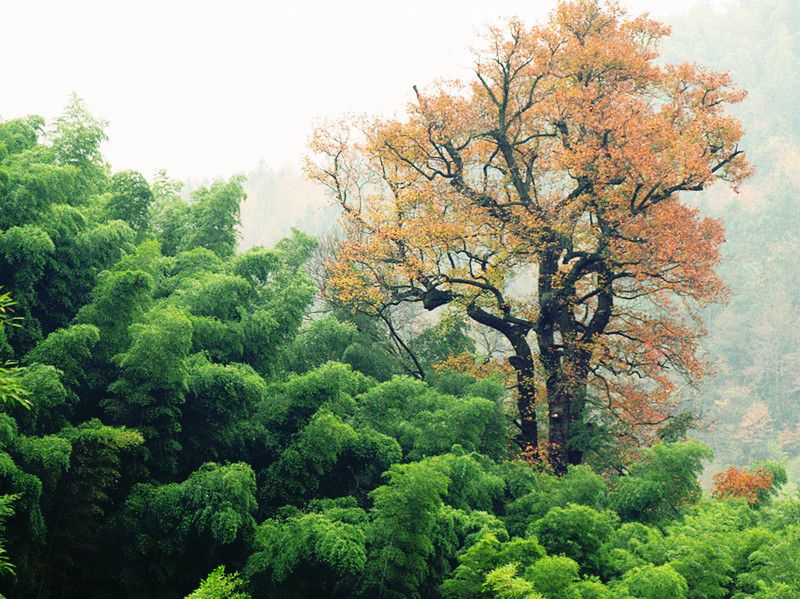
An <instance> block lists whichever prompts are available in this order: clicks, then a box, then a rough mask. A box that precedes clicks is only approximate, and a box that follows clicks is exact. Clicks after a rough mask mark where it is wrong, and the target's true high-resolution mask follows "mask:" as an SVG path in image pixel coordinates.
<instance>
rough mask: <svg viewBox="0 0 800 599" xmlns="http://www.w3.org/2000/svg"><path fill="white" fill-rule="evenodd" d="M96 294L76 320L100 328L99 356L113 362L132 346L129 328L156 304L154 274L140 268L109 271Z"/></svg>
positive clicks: (100, 282) (101, 280) (97, 288)
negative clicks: (154, 302) (113, 358)
mask: <svg viewBox="0 0 800 599" xmlns="http://www.w3.org/2000/svg"><path fill="white" fill-rule="evenodd" d="M92 296H93V301H92V303H91V304H88V305H86V306H84V307H83V308H81V310H80V311H79V312H78V315H77V317H76V321H77V323H78V324H91V325H94V326H96V327H97V328H98V330H99V331H100V340H99V341H98V344H97V348H96V355H97V356H98V358H99V359H101V360H104V361H110V360H111V358H112V357H113V356H114V355H116V354H117V353H119V352H122V351H125V350H126V349H127V348H128V345H129V344H130V334H129V332H128V327H129V326H130V325H131V324H133V323H134V322H137V321H140V320H141V319H142V318H143V317H144V314H145V312H146V311H147V310H148V309H149V308H150V306H151V305H152V301H153V277H152V276H151V275H149V274H148V273H146V272H143V271H140V270H126V271H122V272H106V273H104V275H103V276H102V277H101V278H100V281H99V283H98V285H97V287H95V289H94V290H93V291H92Z"/></svg>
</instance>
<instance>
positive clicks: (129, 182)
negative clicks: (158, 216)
mask: <svg viewBox="0 0 800 599" xmlns="http://www.w3.org/2000/svg"><path fill="white" fill-rule="evenodd" d="M110 183H111V185H110V190H109V191H110V192H111V197H110V198H109V200H108V203H107V204H106V212H107V214H108V217H109V219H111V220H123V221H125V222H126V223H128V224H129V225H130V226H131V228H132V229H133V230H134V231H138V232H143V231H145V230H146V229H147V228H148V226H149V224H150V205H151V204H152V203H153V192H152V191H151V190H150V186H149V185H148V184H147V181H146V180H145V178H144V177H143V176H142V175H141V173H137V172H136V171H122V172H119V173H115V174H114V176H113V177H111V182H110Z"/></svg>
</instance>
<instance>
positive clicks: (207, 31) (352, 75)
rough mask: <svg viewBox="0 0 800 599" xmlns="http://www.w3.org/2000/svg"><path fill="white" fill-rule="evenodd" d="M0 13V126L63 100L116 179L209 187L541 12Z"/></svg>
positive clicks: (660, 8)
mask: <svg viewBox="0 0 800 599" xmlns="http://www.w3.org/2000/svg"><path fill="white" fill-rule="evenodd" d="M4 4H5V5H4V6H3V8H2V13H0V14H2V21H3V34H2V36H0V55H2V56H3V57H4V60H3V63H4V68H3V75H4V76H3V90H2V94H0V119H4V120H5V119H10V118H16V117H19V116H24V115H26V114H39V115H42V116H44V117H45V118H48V119H50V118H52V117H54V116H57V115H58V114H59V113H60V111H61V109H62V108H63V106H64V105H65V104H66V103H67V101H68V99H69V96H70V94H71V93H73V92H74V93H76V94H77V95H78V96H79V97H81V98H83V99H84V101H85V102H86V105H87V107H88V109H89V110H90V111H91V112H92V113H93V114H95V115H96V116H99V117H102V118H104V119H106V120H107V121H108V122H109V126H108V129H107V133H108V136H109V138H110V139H109V141H108V142H107V144H106V145H105V147H104V153H105V155H106V157H107V158H108V160H109V161H110V163H111V165H112V168H113V169H114V170H123V169H134V170H138V171H140V172H141V173H142V174H144V175H145V176H146V177H148V178H150V177H152V175H153V174H154V173H155V172H156V171H157V170H159V169H166V170H167V171H168V172H169V173H170V175H172V176H173V177H175V178H178V179H186V178H196V179H207V178H212V177H217V176H229V175H230V174H233V173H235V172H244V171H247V170H249V169H251V168H253V167H254V166H255V165H256V164H258V163H259V161H260V160H263V162H264V163H265V164H266V165H267V166H268V167H270V168H280V167H282V166H284V165H296V164H297V162H298V160H299V158H300V157H301V156H302V154H303V152H304V147H305V144H306V140H307V137H308V134H309V131H310V129H311V127H312V126H313V123H314V121H315V119H319V118H323V117H335V116H338V115H341V114H343V113H345V112H354V113H361V112H367V113H383V114H391V113H393V112H395V111H397V110H400V109H402V107H403V105H404V103H405V102H407V101H408V100H409V98H410V96H411V93H412V92H411V88H412V86H413V85H419V86H423V85H425V84H426V83H428V82H430V81H431V80H433V79H435V78H437V77H441V76H450V77H452V76H459V75H460V74H462V73H464V69H465V68H467V67H468V66H469V64H470V54H469V50H468V47H469V45H470V44H473V43H474V42H475V40H476V36H475V34H476V32H477V31H478V30H479V29H480V28H481V26H482V25H484V24H486V23H493V22H497V21H498V19H499V18H501V17H503V16H512V15H515V16H519V17H520V18H522V19H523V20H525V21H527V22H533V21H535V20H539V19H542V18H544V17H545V16H546V15H547V13H548V12H549V11H550V10H551V9H552V7H553V6H554V5H555V2H541V1H540V2H530V1H523V0H498V1H494V2H475V1H470V2H460V3H456V2H423V1H422V0H410V1H405V2H402V3H375V2H367V1H365V0H346V1H344V2H337V3H331V2H317V1H315V2H294V3H292V2H287V3H276V5H273V4H272V3H265V2H254V1H243V0H232V1H231V2H226V3H224V4H223V3H220V2H187V1H183V0H181V1H174V2H156V1H154V0H141V1H139V2H135V3H123V2H108V1H100V0H94V1H93V0H76V1H71V2H61V1H57V0H31V1H26V2H13V3H12V2H5V3H4ZM627 4H628V5H629V6H631V7H632V10H633V11H635V12H642V11H651V12H652V13H653V14H655V15H657V16H664V15H665V14H666V13H667V12H675V11H684V10H686V9H687V8H688V7H689V6H690V4H692V2H691V1H690V0H678V1H677V2H672V3H670V4H668V5H666V6H665V5H664V4H663V3H660V2H658V1H657V0H639V1H638V2H636V3H630V2H629V3H627Z"/></svg>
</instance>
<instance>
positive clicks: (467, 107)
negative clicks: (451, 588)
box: [308, 0, 749, 473]
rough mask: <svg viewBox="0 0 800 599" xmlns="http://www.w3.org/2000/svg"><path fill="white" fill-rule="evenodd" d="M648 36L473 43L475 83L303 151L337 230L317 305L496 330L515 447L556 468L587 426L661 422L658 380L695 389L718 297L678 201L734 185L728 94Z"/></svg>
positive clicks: (703, 251)
mask: <svg viewBox="0 0 800 599" xmlns="http://www.w3.org/2000/svg"><path fill="white" fill-rule="evenodd" d="M667 33H668V29H667V28H666V27H665V26H663V25H661V24H660V23H658V22H656V21H653V20H651V19H650V18H648V17H646V16H642V17H635V18H632V17H629V16H628V15H627V13H626V12H625V11H624V10H623V9H621V8H620V7H619V6H618V5H616V4H613V3H609V2H605V1H604V0H576V1H574V2H564V3H562V4H560V5H559V6H558V7H557V9H556V10H555V11H554V12H553V14H552V15H551V17H550V20H549V22H548V23H547V24H546V25H544V26H540V27H533V28H528V27H525V26H524V25H523V24H522V23H520V22H517V21H513V20H512V21H510V22H508V24H507V25H506V26H505V27H504V28H499V27H493V28H490V29H489V30H488V31H487V32H486V35H485V46H486V50H485V51H483V52H480V53H478V54H477V60H476V64H475V68H474V78H473V79H472V80H471V81H467V82H440V83H438V84H436V85H435V86H434V87H432V88H431V89H430V91H420V90H415V91H416V97H415V99H414V101H413V102H411V103H410V104H409V107H408V114H407V116H406V117H405V119H404V120H397V121H392V120H379V119H376V120H373V121H368V120H366V119H363V120H358V121H354V122H349V123H344V124H330V125H325V126H322V127H320V128H319V129H318V130H317V131H316V133H315V136H314V138H313V139H312V144H311V150H312V151H313V152H315V153H316V154H317V158H315V159H314V161H310V162H309V166H308V169H309V172H310V174H311V176H312V177H314V178H316V179H317V180H319V181H321V182H323V183H324V184H326V185H327V186H328V187H329V189H330V190H331V191H332V194H333V196H334V197H335V199H336V201H338V202H339V203H340V204H341V206H342V207H343V208H344V212H345V217H344V224H345V228H346V230H347V233H348V237H347V239H346V241H344V242H343V243H342V244H341V246H340V247H339V248H338V253H337V257H336V259H335V260H334V261H332V263H331V264H329V269H328V271H329V272H328V277H329V281H328V282H329V289H330V290H331V292H332V293H333V294H335V295H336V296H337V297H338V299H339V301H344V302H348V303H350V304H354V305H357V306H372V307H373V310H374V311H375V312H380V310H381V309H382V307H384V306H387V305H392V304H399V303H403V302H418V303H421V304H422V305H423V306H424V307H425V308H426V309H428V310H433V309H436V308H438V307H440V306H443V305H448V306H449V307H450V308H451V309H452V310H455V311H458V312H461V313H464V314H466V315H467V316H468V317H469V318H470V319H471V320H472V321H474V322H476V323H478V324H480V325H483V326H485V327H488V328H490V329H493V330H495V331H497V332H498V333H500V334H501V335H502V336H503V337H504V338H505V339H506V341H507V343H508V346H509V348H510V353H511V357H510V358H509V363H510V365H511V366H512V367H513V369H514V371H515V375H516V390H517V407H518V417H517V420H516V424H517V426H518V428H519V433H518V434H517V435H516V440H517V442H518V443H519V445H520V446H521V447H522V448H526V449H528V450H530V451H532V452H533V453H534V454H536V455H538V456H539V457H548V459H549V460H550V461H551V463H552V465H553V467H554V468H555V471H556V472H558V473H564V472H566V467H567V465H568V464H570V463H572V464H576V463H580V462H581V461H582V460H583V458H584V455H585V454H586V452H587V451H588V450H589V449H590V448H591V446H592V438H593V437H594V436H595V433H596V431H597V430H598V426H599V425H601V424H604V423H605V424H607V426H610V427H612V428H613V431H614V432H615V433H616V434H617V436H625V437H626V438H628V439H633V440H635V441H637V442H639V441H642V440H643V434H644V433H645V432H646V431H647V430H648V428H647V427H651V428H652V427H654V426H655V425H658V424H659V423H663V422H664V421H665V420H666V419H667V418H668V417H669V416H670V415H671V414H673V413H674V411H675V406H674V402H673V399H672V398H673V391H674V388H675V384H674V379H673V378H671V377H670V372H674V373H677V374H679V375H683V376H684V377H685V378H686V379H687V380H689V381H690V382H693V381H696V380H698V379H699V378H700V377H701V376H702V374H703V366H704V365H703V363H702V361H701V360H700V359H698V357H697V356H696V355H695V348H696V342H697V340H698V338H699V336H700V335H701V334H702V326H701V324H700V322H699V320H698V319H697V317H696V309H697V308H698V307H702V306H704V305H706V304H707V303H709V302H711V301H714V300H719V299H720V298H722V297H723V296H724V291H723V286H722V284H721V282H720V280H719V278H718V277H717V276H716V274H715V272H714V266H715V265H716V263H717V261H718V245H719V244H720V242H721V241H722V228H721V226H720V224H719V223H717V222H716V221H713V220H710V219H708V218H703V217H701V216H700V215H699V214H698V212H697V210H695V209H693V208H691V207H688V206H687V205H685V204H684V203H682V202H681V201H680V199H679V197H678V196H679V194H680V193H681V192H686V191H697V190H701V189H704V188H706V187H707V186H709V185H710V184H711V183H713V182H714V181H716V180H718V179H721V180H724V181H727V182H730V183H732V184H734V185H736V184H737V183H739V182H740V181H742V180H743V179H744V178H745V177H746V176H747V175H748V174H749V165H748V164H747V162H746V161H745V159H744V154H743V152H742V150H741V149H740V148H739V145H738V144H739V140H740V138H741V135H742V132H741V129H740V127H739V124H738V121H736V120H735V119H733V118H732V117H730V116H728V115H726V113H725V107H726V105H729V104H732V103H736V102H738V101H740V100H741V99H742V98H743V96H744V92H742V91H740V90H738V89H735V88H734V87H732V83H731V81H730V78H729V77H728V76H727V75H724V74H717V73H713V72H710V71H707V70H704V69H702V68H700V67H697V66H693V65H688V64H681V65H664V66H661V65H657V64H656V63H655V59H656V58H657V56H658V54H657V44H658V42H659V40H660V38H662V37H664V36H665V35H666V34H667ZM537 412H538V414H541V415H537ZM543 428H546V429H547V432H548V436H547V442H546V443H545V442H544V436H543V435H540V430H542V429H543ZM638 431H641V432H638Z"/></svg>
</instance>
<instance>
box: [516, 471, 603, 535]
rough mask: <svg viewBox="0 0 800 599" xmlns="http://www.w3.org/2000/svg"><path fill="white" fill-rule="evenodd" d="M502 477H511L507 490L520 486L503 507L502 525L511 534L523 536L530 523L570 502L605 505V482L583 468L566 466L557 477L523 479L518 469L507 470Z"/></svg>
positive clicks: (539, 475) (540, 474) (532, 475)
mask: <svg viewBox="0 0 800 599" xmlns="http://www.w3.org/2000/svg"><path fill="white" fill-rule="evenodd" d="M523 467H524V466H523ZM505 476H506V478H507V479H508V478H509V476H510V477H512V478H511V480H509V486H510V487H513V486H518V487H519V489H518V490H516V491H513V490H512V496H513V497H514V500H513V501H511V502H510V503H509V504H508V505H507V506H506V517H505V522H506V525H507V526H508V530H509V532H510V533H511V534H514V535H523V534H524V533H525V532H526V530H527V529H528V526H529V525H530V524H531V523H532V522H533V521H535V520H537V519H539V518H542V517H544V515H545V514H547V512H548V511H550V509H551V508H554V507H566V506H567V505H568V504H570V503H573V504H576V505H585V506H588V507H591V508H593V509H595V510H600V509H602V507H603V506H604V505H605V502H606V483H605V481H604V480H603V479H602V477H600V476H599V475H598V474H595V473H594V472H592V470H591V468H589V467H588V466H585V465H581V466H569V467H568V469H567V473H566V474H565V475H564V476H562V477H560V478H559V477H557V476H553V475H551V474H547V473H544V472H538V473H534V472H529V473H528V476H527V477H524V473H521V472H520V471H519V467H517V468H515V469H514V470H512V471H511V472H508V470H506V474H505ZM515 479H516V482H515ZM524 491H529V492H527V493H524ZM523 493H524V494H523Z"/></svg>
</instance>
